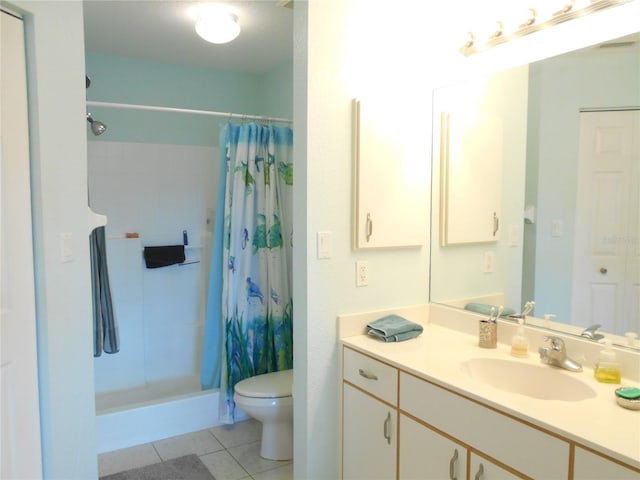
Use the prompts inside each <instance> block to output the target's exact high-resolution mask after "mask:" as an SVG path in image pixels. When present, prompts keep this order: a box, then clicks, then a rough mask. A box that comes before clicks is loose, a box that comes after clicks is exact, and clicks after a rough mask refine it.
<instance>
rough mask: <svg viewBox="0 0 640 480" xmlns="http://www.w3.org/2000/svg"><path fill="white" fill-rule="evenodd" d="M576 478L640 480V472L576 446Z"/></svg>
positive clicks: (574, 464)
mask: <svg viewBox="0 0 640 480" xmlns="http://www.w3.org/2000/svg"><path fill="white" fill-rule="evenodd" d="M573 478H574V479H575V480H602V479H603V478H606V479H607V480H640V473H638V472H636V471H634V470H631V469H629V468H627V467H625V466H624V465H621V464H619V463H615V462H612V461H610V460H608V459H606V458H604V457H602V456H600V455H596V454H595V453H591V452H589V451H588V450H585V449H583V448H580V447H576V451H575V456H574V460H573Z"/></svg>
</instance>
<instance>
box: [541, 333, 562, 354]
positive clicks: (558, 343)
mask: <svg viewBox="0 0 640 480" xmlns="http://www.w3.org/2000/svg"><path fill="white" fill-rule="evenodd" d="M544 339H545V341H548V342H550V343H551V348H553V349H554V350H555V351H557V352H561V351H564V349H565V348H564V340H562V339H561V338H560V337H555V336H553V335H545V336H544Z"/></svg>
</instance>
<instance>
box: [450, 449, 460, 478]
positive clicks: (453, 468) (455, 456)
mask: <svg viewBox="0 0 640 480" xmlns="http://www.w3.org/2000/svg"><path fill="white" fill-rule="evenodd" d="M457 463H458V449H457V448H456V449H455V450H454V451H453V456H452V457H451V460H449V480H457V479H458V477H457V476H456V465H457Z"/></svg>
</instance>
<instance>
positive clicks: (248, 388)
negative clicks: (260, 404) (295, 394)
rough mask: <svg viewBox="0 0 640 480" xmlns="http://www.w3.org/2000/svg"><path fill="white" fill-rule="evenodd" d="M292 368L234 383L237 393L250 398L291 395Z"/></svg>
mask: <svg viewBox="0 0 640 480" xmlns="http://www.w3.org/2000/svg"><path fill="white" fill-rule="evenodd" d="M292 384H293V369H291V370H282V371H280V372H271V373H264V374H262V375H256V376H255V377H251V378H247V379H245V380H242V381H240V382H238V383H236V386H235V388H234V390H235V392H236V393H237V394H238V395H242V396H243V397H251V398H282V397H290V396H291V387H292Z"/></svg>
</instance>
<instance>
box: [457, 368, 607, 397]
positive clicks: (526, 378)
mask: <svg viewBox="0 0 640 480" xmlns="http://www.w3.org/2000/svg"><path fill="white" fill-rule="evenodd" d="M462 371H463V372H464V373H465V374H467V375H468V376H469V378H470V379H472V380H474V381H477V382H481V383H485V384H487V385H490V386H492V387H493V388H497V389H498V390H502V391H505V392H510V393H518V394H520V395H524V396H527V397H531V398H537V399H541V400H563V401H566V402H578V401H580V400H585V399H587V398H593V397H595V396H596V392H595V390H593V389H592V388H591V387H590V386H589V385H587V384H585V383H583V382H582V381H581V380H579V379H577V378H575V376H572V375H576V374H575V373H570V372H563V371H562V370H558V369H556V368H553V367H549V366H542V365H540V366H537V365H530V364H528V363H521V362H516V361H511V360H502V359H499V358H473V359H471V360H466V361H464V362H462Z"/></svg>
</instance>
